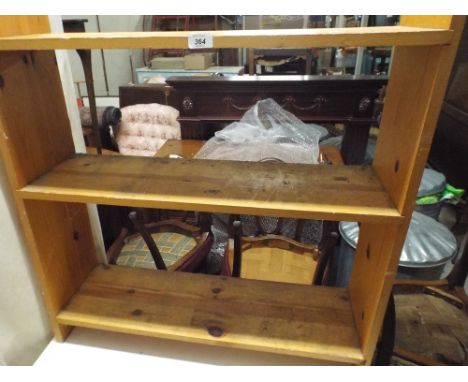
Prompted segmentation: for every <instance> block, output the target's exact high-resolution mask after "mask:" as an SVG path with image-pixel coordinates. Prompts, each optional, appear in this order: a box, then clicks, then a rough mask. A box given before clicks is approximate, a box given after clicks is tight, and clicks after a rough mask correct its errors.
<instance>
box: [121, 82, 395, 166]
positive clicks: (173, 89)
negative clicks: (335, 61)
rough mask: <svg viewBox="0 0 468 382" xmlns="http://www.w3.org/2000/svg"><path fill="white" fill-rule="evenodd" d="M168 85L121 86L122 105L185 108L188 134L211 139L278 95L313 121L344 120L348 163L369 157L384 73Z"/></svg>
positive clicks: (183, 124) (184, 130)
mask: <svg viewBox="0 0 468 382" xmlns="http://www.w3.org/2000/svg"><path fill="white" fill-rule="evenodd" d="M166 82H167V85H155V84H142V85H128V86H121V87H120V88H119V97H120V106H121V107H124V106H128V105H134V104H139V103H152V102H156V103H163V104H167V105H170V106H173V107H175V108H176V109H178V110H179V111H180V117H179V121H180V123H181V128H182V138H183V139H208V138H210V137H211V136H212V135H213V134H214V132H215V131H216V129H220V128H221V127H222V126H220V124H219V123H221V122H232V121H237V120H239V119H241V118H242V116H243V115H244V113H245V112H246V111H247V110H248V109H249V108H250V107H251V106H253V105H254V104H255V103H256V102H257V101H259V100H261V99H265V98H273V99H274V100H275V101H276V102H277V103H278V104H279V105H281V106H282V107H283V108H284V109H286V110H288V111H290V112H292V113H293V114H294V115H296V116H297V117H298V118H299V119H301V120H302V121H304V122H310V123H342V124H344V125H345V127H346V128H345V134H344V137H343V143H342V148H341V154H342V156H343V159H344V161H345V163H346V164H360V163H362V161H363V160H364V155H365V150H366V145H367V139H368V136H369V129H370V127H371V125H373V124H374V125H376V124H377V113H376V110H375V100H376V99H377V98H378V96H379V91H380V89H382V88H383V87H384V86H385V85H386V84H387V77H385V76H352V75H343V76H295V75H294V76H291V75H289V76H286V75H284V76H229V77H222V76H211V77H170V78H168V79H167V80H166Z"/></svg>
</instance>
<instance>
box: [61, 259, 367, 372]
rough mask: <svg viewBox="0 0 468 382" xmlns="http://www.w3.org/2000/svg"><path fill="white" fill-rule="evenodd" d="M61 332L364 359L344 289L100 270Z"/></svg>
mask: <svg viewBox="0 0 468 382" xmlns="http://www.w3.org/2000/svg"><path fill="white" fill-rule="evenodd" d="M57 321H58V322H59V323H60V324H64V325H71V326H81V327H88V328H94V329H101V330H110V331H116V332H123V333H130V334H138V335H144V336H151V337H161V338H168V339H175V340H181V341H187V342H197V343H205V344H211V345H219V346H228V347H236V348H244V349H250V350H258V351H265V352H271V353H280V354H288V355H294V356H302V357H309V358H314V359H318V360H327V361H334V362H340V363H348V364H362V363H363V362H364V359H363V355H362V352H361V349H360V346H359V339H358V335H357V332H356V328H355V325H354V319H353V315H352V312H351V304H350V302H349V299H348V294H347V291H346V289H341V288H329V287H310V286H304V285H291V284H289V285H286V284H280V283H273V282H262V281H255V280H244V279H236V278H226V277H220V276H206V275H201V274H191V273H183V272H165V271H156V270H154V271H153V270H145V269H133V268H126V267H117V266H98V267H97V268H95V269H94V270H93V271H92V272H91V274H90V275H89V277H88V279H87V280H86V281H85V282H84V283H83V285H82V286H81V288H80V290H79V291H78V292H77V294H76V295H75V296H74V297H73V298H72V300H71V301H70V303H69V304H68V306H67V307H66V308H65V309H64V310H62V311H61V312H60V313H59V314H58V316H57Z"/></svg>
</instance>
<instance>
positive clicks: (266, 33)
mask: <svg viewBox="0 0 468 382" xmlns="http://www.w3.org/2000/svg"><path fill="white" fill-rule="evenodd" d="M191 33H194V32H109V33H102V32H101V33H62V34H60V33H48V34H32V35H19V36H11V37H3V38H0V50H45V49H125V48H134V49H136V48H159V49H169V48H170V49H187V48H188V42H187V39H188V35H189V34H191ZM196 33H210V34H211V35H212V36H213V48H269V49H271V48H290V49H294V48H310V47H316V48H320V47H331V46H342V47H347V46H348V47H355V46H416V45H444V44H449V43H450V42H451V40H452V34H453V32H452V31H451V30H447V29H434V28H419V27H408V26H390V27H368V28H317V29H286V30H278V29H275V30H237V31H209V32H196Z"/></svg>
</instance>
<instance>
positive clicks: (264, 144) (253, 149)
mask: <svg viewBox="0 0 468 382" xmlns="http://www.w3.org/2000/svg"><path fill="white" fill-rule="evenodd" d="M320 136H321V132H320V130H319V129H316V128H315V127H314V126H308V125H306V124H305V123H303V122H302V121H301V120H299V119H298V118H297V117H295V116H294V115H293V114H292V113H290V112H288V111H286V110H284V109H283V108H282V107H281V106H279V105H278V104H277V103H276V102H275V101H273V100H272V99H271V98H268V99H265V100H262V101H259V102H257V103H256V104H255V105H254V106H253V107H252V108H250V109H249V110H248V111H247V112H246V113H245V114H244V116H243V117H242V119H241V120H240V121H239V122H234V123H231V124H230V125H228V126H226V127H225V128H224V129H223V130H221V131H218V132H216V133H215V136H214V137H213V138H211V139H210V140H208V142H207V143H206V144H205V145H204V146H203V148H202V149H201V150H200V151H199V152H198V153H197V155H195V157H194V158H196V159H220V160H238V161H260V160H267V159H276V160H280V161H283V162H287V163H306V164H307V163H308V164H317V163H318V155H319V139H320Z"/></svg>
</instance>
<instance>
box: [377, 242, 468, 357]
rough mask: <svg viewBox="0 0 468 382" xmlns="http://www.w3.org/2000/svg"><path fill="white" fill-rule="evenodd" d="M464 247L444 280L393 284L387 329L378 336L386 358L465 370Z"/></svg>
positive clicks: (467, 252)
mask: <svg viewBox="0 0 468 382" xmlns="http://www.w3.org/2000/svg"><path fill="white" fill-rule="evenodd" d="M467 238H468V234H466V236H465V239H467ZM467 241H468V240H465V241H464V243H465V244H464V246H463V247H462V248H461V251H460V253H461V256H460V257H459V260H458V261H457V262H456V264H455V265H454V267H453V269H452V271H451V272H450V273H449V275H448V276H447V277H446V278H443V279H440V280H418V279H397V280H395V283H394V286H393V299H392V298H391V299H390V304H394V305H393V306H389V308H390V309H388V310H387V315H386V317H385V320H386V321H387V322H388V323H389V325H387V330H386V331H385V332H383V333H382V337H384V339H385V337H386V338H387V339H386V341H387V342H389V343H390V344H391V345H392V346H391V349H387V350H386V354H387V357H388V355H389V354H390V355H391V354H393V356H396V357H398V358H399V359H402V360H404V361H406V362H408V361H409V362H410V363H412V364H417V365H430V366H437V365H439V366H441V365H465V366H467V365H468V296H467V293H466V289H465V284H466V281H467V276H468V244H467ZM380 364H385V363H380ZM387 364H388V363H387Z"/></svg>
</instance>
